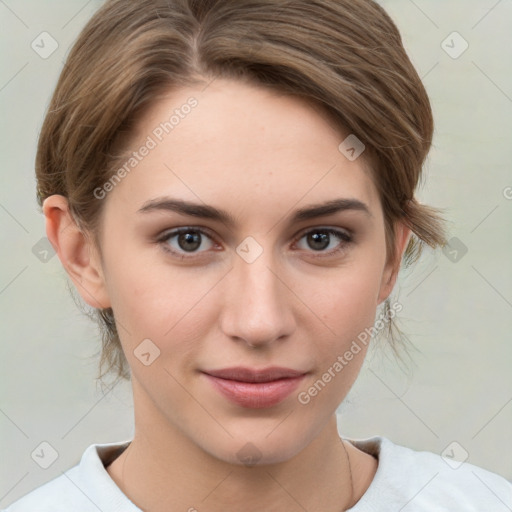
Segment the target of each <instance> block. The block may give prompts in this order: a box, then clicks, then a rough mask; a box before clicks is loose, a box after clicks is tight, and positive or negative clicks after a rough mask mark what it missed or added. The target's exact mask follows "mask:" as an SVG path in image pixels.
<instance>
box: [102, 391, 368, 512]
mask: <svg viewBox="0 0 512 512" xmlns="http://www.w3.org/2000/svg"><path fill="white" fill-rule="evenodd" d="M134 398H135V395H134ZM142 403H144V407H142V408H141V407H135V410H136V411H137V412H138V414H136V415H135V436H134V439H133V441H132V443H131V444H130V445H129V447H128V448H127V449H126V450H125V451H124V452H123V453H122V454H121V455H120V456H119V457H118V459H116V460H115V461H114V462H113V463H112V464H111V466H109V468H108V472H109V474H110V476H111V477H112V478H113V480H114V481H115V482H116V484H117V485H118V486H119V487H120V488H121V490H122V491H123V492H124V493H125V495H127V496H128V498H130V500H131V501H132V502H134V503H135V504H136V505H137V506H138V507H139V508H141V509H142V510H147V511H150V512H160V511H166V512H169V511H171V512H174V511H178V510H179V511H182V510H187V511H190V512H194V511H195V510H196V511H199V512H201V510H208V512H225V511H226V509H230V510H246V511H248V512H252V511H259V510H265V511H269V512H274V511H276V512H277V511H279V512H283V511H290V512H292V511H297V512H298V511H304V510H308V511H309V512H316V511H318V512H320V511H322V512H331V511H332V512H340V511H342V510H346V509H348V508H350V507H351V506H353V505H354V503H355V502H357V501H358V500H359V498H360V497H361V495H362V494H363V493H364V492H365V491H366V489H367V487H368V485H369V484H370V483H371V480H372V478H373V475H374V473H375V470H376V465H377V462H376V461H375V459H373V458H372V457H371V456H369V455H367V454H363V452H360V451H359V450H357V449H356V448H355V447H354V446H352V445H351V444H350V443H347V442H345V443H342V441H341V439H340V437H339V435H338V431H337V423H336V417H335V415H333V416H332V417H331V418H330V419H329V421H328V422H327V424H326V425H325V427H324V428H323V429H322V431H321V432H320V433H319V435H318V436H317V437H316V438H315V439H314V440H313V442H311V443H310V444H309V445H308V446H306V448H305V449H303V450H302V451H301V452H299V453H298V454H297V455H296V456H294V457H292V458H291V459H289V460H287V461H285V462H280V463H275V464H267V465H254V466H245V465H238V464H230V463H227V462H225V461H222V460H219V459H218V458H216V457H213V456H212V455H210V454H209V453H207V452H205V451H204V450H202V449H201V448H200V447H198V446H197V445H196V444H195V443H193V442H192V441H191V440H190V439H189V438H188V437H186V436H185V435H184V434H183V432H181V431H179V430H177V429H175V428H174V427H173V425H171V424H170V423H169V422H168V421H167V420H166V419H165V418H164V417H163V416H162V415H161V414H159V413H158V411H157V410H156V408H155V407H154V405H153V403H152V402H151V401H150V400H148V401H142V402H141V403H140V404H136V405H141V404H142ZM144 409H146V410H144ZM368 459H371V461H370V460H368Z"/></svg>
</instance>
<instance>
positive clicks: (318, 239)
mask: <svg viewBox="0 0 512 512" xmlns="http://www.w3.org/2000/svg"><path fill="white" fill-rule="evenodd" d="M302 239H305V241H306V244H307V246H308V247H309V248H310V249H312V250H313V252H316V253H319V254H318V255H316V254H315V255H314V256H315V257H316V256H321V257H323V256H332V255H334V254H337V253H338V252H340V251H343V250H345V249H346V248H347V246H348V245H349V244H350V243H352V241H353V239H352V235H350V234H349V233H347V232H345V231H340V230H338V229H333V228H315V229H310V230H309V231H307V232H305V233H303V234H302V236H300V237H299V239H298V240H299V242H300V241H301V240H302ZM329 247H331V250H327V251H326V250H325V249H327V248H329ZM306 250H307V248H306Z"/></svg>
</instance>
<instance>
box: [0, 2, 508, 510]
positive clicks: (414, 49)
mask: <svg viewBox="0 0 512 512" xmlns="http://www.w3.org/2000/svg"><path fill="white" fill-rule="evenodd" d="M100 3H101V2H99V1H98V0H91V1H89V2H87V1H85V0H66V1H63V0H62V1H58V0H53V1H50V0H44V1H42V0H30V1H29V0H24V1H16V2H15V1H14V0H4V1H1V2H0V19H1V31H0V38H1V44H2V48H3V51H2V56H1V58H2V68H1V75H0V105H1V108H2V112H3V116H4V120H5V121H4V124H3V130H2V137H1V141H0V144H1V154H2V168H1V182H2V186H1V190H0V225H1V235H0V236H1V242H2V260H1V261H2V265H1V267H0V308H1V315H2V321H1V329H2V331H1V341H2V342H1V345H0V351H1V352H0V364H1V367H0V375H2V384H3V385H2V387H1V395H0V432H1V436H0V460H1V461H2V468H1V472H0V507H2V508H3V507H5V506H7V505H8V504H9V503H11V502H12V501H14V500H15V499H17V498H18V497H20V496H22V495H23V494H25V493H27V492H28V491H30V490H32V489H33V488H35V487H36V486H38V485H40V484H42V483H44V482H46V481H48V480H50V479H52V478H54V477H56V476H58V475H60V474H61V472H63V471H65V470H66V469H68V468H70V467H71V466H73V465H75V464H77V463H78V462H79V459H80V456H81V455H82V453H83V451H84V450H85V448H86V447H87V446H89V445H90V444H92V443H104V442H113V441H120V440H124V439H129V438H130V437H131V436H132V433H133V432H132V424H133V420H132V413H133V410H132V405H131V398H130V387H129V385H127V384H121V385H118V386H117V387H115V388H114V389H113V390H112V391H110V392H107V393H106V394H104V393H102V390H101V388H100V387H99V386H98V385H97V383H96V382H95V374H96V359H95V353H96V352H97V350H98V349H99V347H100V342H99V338H98V331H97V329H96V327H95V326H94V324H92V323H91V322H90V321H89V320H88V319H87V318H86V317H84V316H83V315H82V314H81V313H80V311H79V310H78V309H77V307H76V306H75V304H74V302H73V300H72V298H71V296H70V294H69V292H68V290H67V284H66V283H67V277H66V274H65V272H64V270H63V269H62V267H61V264H60V261H59V260H58V257H57V256H53V257H51V258H50V259H49V260H48V261H46V262H43V261H41V260H40V259H39V258H38V257H36V254H37V253H38V251H37V248H39V249H40V246H39V245H36V244H38V243H41V242H40V240H41V239H42V238H44V237H45V231H44V217H43V215H42V214H40V213H39V211H38V208H37V204H36V199H35V179H34V156H35V148H36V142H37V136H38V132H39V129H40V126H41V123H42V120H43V116H44V113H45V110H46V107H47V104H48V101H49V98H50V95H51V93H52V91H53V88H54V87H55V84H56V81H57V78H58V75H59V73H60V70H61V68H62V66H63V60H64V59H65V56H66V55H67V53H68V50H69V48H70V45H71V44H72V42H73V41H74V39H75V38H76V37H77V35H78V33H79V31H80V29H81V28H82V27H83V25H84V24H85V23H86V21H87V20H88V19H89V18H90V16H91V15H92V14H93V12H94V11H95V10H96V9H97V7H98V6H99V5H100ZM381 3H382V5H383V6H384V7H385V8H386V9H387V10H388V12H389V13H390V15H391V16H392V17H393V19H394V20H395V22H396V23H397V25H398V27H399V29H400V31H401V33H402V36H403V39H404V44H405V47H406V49H407V51H408V53H409V56H410V57H411V60H412V61H413V63H414V65H415V66H416V68H417V69H418V72H419V74H420V76H421V77H422V78H423V80H424V83H425V86H426V88H427V91H428V93H429V95H430V98H431V101H432V107H433V110H434V117H435V122H436V132H435V138H434V148H433V149H432V151H431V153H430V156H429V160H428V164H427V166H426V169H425V170H426V179H425V185H424V187H423V188H422V189H421V190H420V191H419V192H418V197H419V198H420V200H421V201H423V202H426V203H429V204H432V205H433V206H437V207H440V208H445V209H446V214H447V217H448V219H449V221H450V224H449V230H450V237H455V240H452V242H451V246H450V247H451V248H452V249H455V250H456V253H454V252H452V254H451V255H450V254H446V255H445V254H444V253H443V252H442V251H437V252H433V251H430V250H429V251H427V252H425V254H424V256H423V258H422V260H421V262H420V263H418V264H417V265H416V267H415V268H413V269H412V270H409V271H407V272H403V273H402V274H401V275H400V279H399V283H398V285H397V287H396V288H395V291H394V293H393V297H394V298H395V300H399V301H400V302H401V303H402V304H403V310H402V312H401V314H400V318H401V320H400V324H399V325H400V326H401V327H402V329H403V330H405V332H406V333H407V334H408V335H409V337H410V339H411V340H412V341H413V343H414V345H415V346H416V348H417V349H418V350H417V351H416V352H413V353H412V355H413V358H414V361H415V364H410V363H409V364H408V368H409V369H408V370H406V371H403V370H401V369H400V366H399V365H398V364H397V363H396V362H395V361H394V360H393V357H392V355H391V352H390V351H389V350H387V351H385V350H384V351H383V350H377V351H374V352H372V353H371V354H370V355H369V358H368V360H367V363H368V364H365V366H364V368H363V371H362V373H361V375H360V377H359V380H358V381H357V383H356V385H355V386H354V388H353V389H352V391H351V393H350V395H349V397H348V398H347V400H346V401H345V403H344V404H342V406H341V407H340V409H339V413H340V415H339V426H340V430H341V431H342V433H343V434H344V435H346V436H348V437H353V438H364V437H369V436H373V435H376V434H380V435H384V436H387V437H389V438H390V439H392V440H393V441H394V442H395V443H398V444H402V445H406V446H409V447H411V448H414V449H417V450H428V451H432V452H436V453H446V452H445V449H447V447H448V451H449V452H450V451H451V453H452V455H453V456H454V458H456V459H457V458H459V459H461V460H464V459H465V458H466V457H467V461H468V462H471V463H473V464H476V465H479V466H482V467H484V468H486V469H489V470H491V471H494V472H497V473H499V474H501V475H503V476H505V477H506V478H508V479H512V457H511V456H510V454H511V453H512V438H511V436H510V432H511V425H512V372H511V371H510V367H511V362H512V334H511V333H512V271H511V261H512V258H511V248H512V229H511V228H512V226H511V224H512V222H511V220H512V199H510V198H511V197H512V189H511V188H510V187H512V173H511V168H512V153H511V151H512V150H511V148H512V143H511V142H512V141H511V134H512V73H511V68H510V62H511V47H512V32H511V31H510V27H511V26H512V2H511V1H510V0H502V1H496V0H451V1H434V0H429V1H427V0H415V1H410V0H386V1H382V2H381ZM454 31H456V32H458V33H459V34H460V36H461V37H462V38H463V39H461V37H459V36H458V35H452V33H453V32H454ZM42 32H48V33H49V34H50V35H51V36H52V37H53V38H54V39H55V40H56V41H57V43H58V45H59V46H58V48H57V50H56V51H55V52H54V53H53V54H52V55H50V56H49V57H48V58H44V59H43V58H42V57H41V56H40V55H39V54H37V53H36V52H35V51H34V50H33V49H32V47H31V43H32V41H34V40H36V39H37V38H38V36H39V35H40V34H41V33H42ZM447 38H448V39H447ZM445 40H446V42H445V43H444V44H443V41H445ZM464 41H466V42H467V44H468V45H469V46H468V48H467V49H466V51H465V52H464V53H462V54H461V55H460V56H457V58H454V56H455V55H456V54H458V53H459V52H460V51H461V50H462V49H463V48H464V46H465V43H464ZM443 47H444V48H446V49H447V50H448V52H450V53H451V54H452V55H451V56H450V55H449V54H448V53H447V51H445V49H444V48H443ZM450 47H451V48H450ZM507 187H508V188H507ZM34 246H35V247H36V249H34ZM466 251H467V252H466ZM42 442H47V443H49V444H50V445H51V446H52V447H53V448H54V449H55V451H56V452H57V454H58V456H57V459H56V460H55V462H54V463H53V464H52V465H51V466H50V467H49V468H48V469H43V468H41V467H40V466H39V465H38V464H36V462H34V460H33V458H32V456H31V454H32V453H33V452H34V450H36V448H37V447H39V445H40V443H42ZM454 442H455V444H453V443H454ZM452 450H453V451H452ZM36 451H37V450H36ZM454 471H456V469H454Z"/></svg>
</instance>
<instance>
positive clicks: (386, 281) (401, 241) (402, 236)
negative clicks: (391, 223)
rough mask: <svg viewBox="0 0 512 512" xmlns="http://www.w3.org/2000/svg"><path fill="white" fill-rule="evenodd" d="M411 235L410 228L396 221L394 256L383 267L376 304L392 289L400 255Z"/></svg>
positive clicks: (387, 295) (385, 297)
mask: <svg viewBox="0 0 512 512" xmlns="http://www.w3.org/2000/svg"><path fill="white" fill-rule="evenodd" d="M411 236H412V231H411V229H410V228H408V227H407V226H406V225H405V224H404V223H403V222H397V225H396V235H395V249H396V251H395V254H396V257H395V259H394V260H393V261H389V262H387V264H386V267H385V268H384V272H383V274H382V281H381V287H380V291H379V297H378V301H377V304H381V303H382V302H383V301H385V300H386V299H387V298H388V297H389V295H390V294H391V292H392V291H393V288H394V286H395V283H396V279H397V277H398V272H399V271H400V264H401V262H402V256H403V254H404V252H405V250H406V248H407V245H408V244H409V240H410V239H411Z"/></svg>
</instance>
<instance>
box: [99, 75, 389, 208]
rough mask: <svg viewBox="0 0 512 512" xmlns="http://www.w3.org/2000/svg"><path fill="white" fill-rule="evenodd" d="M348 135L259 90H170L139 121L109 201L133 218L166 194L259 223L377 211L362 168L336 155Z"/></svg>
mask: <svg viewBox="0 0 512 512" xmlns="http://www.w3.org/2000/svg"><path fill="white" fill-rule="evenodd" d="M347 135H349V133H348V132H343V131H342V130H341V129H339V127H336V126H335V125H334V123H333V122H332V120H330V118H328V117H327V115H326V114H325V112H324V111H323V110H321V109H320V108H318V107H316V106H315V104H314V103H312V102H310V101H305V100H302V99H298V98H297V97H291V96H285V95H282V94H278V93H276V92H275V91H272V90H269V89H266V88H263V87H258V86H255V85H251V84H246V83H242V82H238V81H232V80H227V79H216V80H214V81H213V82H212V83H210V84H209V85H207V86H206V87H205V84H201V85H197V86H191V87H187V88H180V89H176V90H173V91H170V92H169V93H168V94H167V95H165V97H162V98H160V99H159V100H158V101H157V102H155V103H154V104H153V105H152V106H151V108H149V109H148V110H147V111H146V112H145V114H144V116H143V117H142V118H141V119H140V120H139V122H138V124H137V127H136V132H135V137H134V138H133V139H132V140H131V142H130V147H129V153H128V155H127V159H128V157H129V154H131V153H132V152H133V151H135V152H136V153H137V154H138V155H137V158H136V162H134V161H132V162H131V163H132V164H133V165H132V166H131V168H130V170H129V173H126V174H127V176H126V177H125V178H123V180H122V181H121V182H120V183H119V184H118V185H116V187H115V190H114V191H113V192H112V193H111V195H112V196H113V197H112V199H114V198H118V199H122V198H124V199H125V201H123V202H124V204H129V205H130V206H131V210H132V211H133V212H135V211H136V210H137V209H138V208H139V207H140V206H141V205H142V204H143V203H144V202H145V201H147V200H148V199H152V198H155V197H158V196H162V195H166V194H167V195H170V196H174V197H176V196H178V197H181V198H183V199H188V200H194V201H196V202H197V201H198V200H200V201H203V202H205V203H208V204H216V205H220V204H222V205H223V208H224V209H229V206H227V204H229V203H233V208H234V209H235V210H237V211H236V213H237V214H239V213H240V212H241V211H246V210H247V211H248V212H249V211H250V210H251V208H256V209H258V210H259V212H260V216H261V214H262V212H270V211H272V210H275V209H276V208H279V209H281V210H283V209H286V208H287V207H290V208H291V207H292V206H293V205H297V206H300V204H310V203H317V202H319V201H325V200H328V199H332V198H338V197H347V198H349V197H352V198H357V199H359V200H361V201H363V202H365V203H366V204H368V205H369V207H370V208H372V209H374V210H375V209H376V208H378V207H379V204H378V203H379V199H378V194H377V191H376V189H375V187H374V185H373V182H372V180H371V177H370V173H369V172H368V170H367V169H366V168H365V162H364V161H363V158H358V159H356V160H354V161H350V160H349V159H347V157H346V156H345V155H344V154H342V152H340V150H339V145H340V143H341V142H342V141H343V140H344V139H345V138H346V137H347ZM144 147H146V149H145V150H143V148H144ZM147 148H149V149H147ZM141 153H144V155H145V156H143V157H141V156H140V154H141ZM132 158H134V157H133V156H132ZM127 161H128V160H127ZM109 201H110V199H109Z"/></svg>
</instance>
